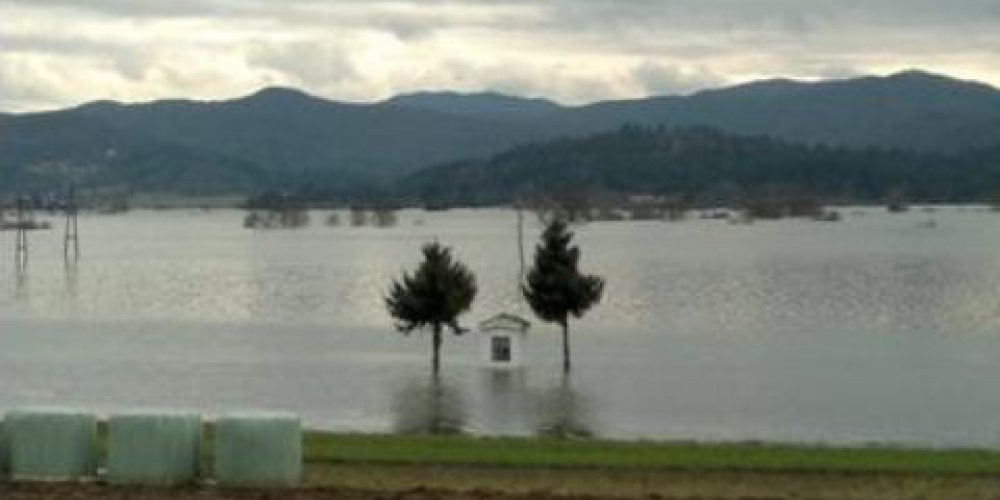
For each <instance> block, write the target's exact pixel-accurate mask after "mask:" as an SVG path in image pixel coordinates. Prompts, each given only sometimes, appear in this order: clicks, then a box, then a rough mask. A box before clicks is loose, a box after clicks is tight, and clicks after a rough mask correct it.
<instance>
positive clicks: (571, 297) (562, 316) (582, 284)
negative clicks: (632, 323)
mask: <svg viewBox="0 0 1000 500" xmlns="http://www.w3.org/2000/svg"><path fill="white" fill-rule="evenodd" d="M572 239H573V233H572V232H570V231H569V229H568V227H567V225H566V223H565V222H564V221H562V220H556V221H554V222H552V223H551V224H549V225H548V227H546V228H545V231H544V232H543V233H542V242H541V244H539V245H538V246H537V247H536V248H535V263H534V265H533V266H532V268H531V270H529V271H528V277H527V281H526V283H525V285H523V286H522V292H523V293H524V298H525V299H526V300H527V301H528V305H529V306H531V310H532V311H534V313H535V315H536V316H538V317H539V319H541V320H542V321H547V322H550V323H556V324H557V325H559V326H561V327H562V341H563V371H564V372H567V373H568V372H569V370H570V364H571V362H570V348H569V316H570V315H572V316H573V317H574V318H580V317H582V316H583V315H584V313H586V312H587V310H588V309H590V308H591V306H593V305H594V304H596V303H597V302H599V301H600V300H601V294H602V293H603V291H604V279H603V278H601V277H599V276H593V275H585V274H581V273H580V270H579V263H580V248H579V247H577V246H575V245H570V242H571V241H572Z"/></svg>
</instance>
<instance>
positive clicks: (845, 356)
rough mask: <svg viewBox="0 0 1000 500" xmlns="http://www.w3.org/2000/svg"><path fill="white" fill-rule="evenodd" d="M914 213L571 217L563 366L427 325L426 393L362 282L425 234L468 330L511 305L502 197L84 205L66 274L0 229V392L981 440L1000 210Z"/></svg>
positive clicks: (533, 342)
mask: <svg viewBox="0 0 1000 500" xmlns="http://www.w3.org/2000/svg"><path fill="white" fill-rule="evenodd" d="M852 213H853V212H852ZM928 217H930V215H928V214H923V213H908V214H902V215H888V214H885V213H884V212H882V211H877V210H874V209H872V210H870V211H868V215H865V216H859V215H852V216H848V217H847V218H846V220H845V221H844V222H841V223H838V224H822V223H813V222H804V221H780V222H763V223H757V224H754V225H750V226H738V225H729V224H726V223H725V222H720V221H703V220H689V221H685V222H682V223H662V222H640V223H593V224H589V225H586V226H582V227H579V228H578V229H577V232H578V240H579V242H580V244H581V245H582V247H583V267H584V268H585V270H587V271H591V272H595V273H598V274H601V275H604V276H605V277H606V278H607V282H608V284H607V289H606V291H605V293H606V296H605V300H604V302H603V303H602V304H600V305H598V306H597V308H596V309H594V310H593V311H592V312H591V313H589V314H588V315H587V317H586V318H585V319H584V320H582V321H578V322H575V323H573V324H572V329H573V347H574V361H575V364H574V366H575V373H574V375H573V379H572V380H571V381H563V380H561V377H559V375H558V373H559V370H558V362H559V351H558V336H557V331H556V330H555V329H554V328H551V327H550V326H548V325H542V324H535V325H534V327H533V329H532V332H531V333H530V334H529V335H530V344H529V358H530V363H529V367H528V368H527V370H526V371H525V372H524V373H522V374H520V375H517V376H513V375H510V374H507V375H500V374H496V373H493V372H488V371H482V370H480V369H479V368H478V348H479V346H478V341H479V339H478V337H477V334H476V333H475V332H473V333H470V334H468V335H467V336H466V337H463V338H454V337H449V338H447V339H446V341H445V353H444V372H445V375H446V380H445V386H444V388H443V389H442V388H436V389H435V388H434V387H432V386H430V385H428V380H427V376H426V375H427V373H426V372H427V364H428V359H429V349H430V346H429V342H428V341H427V339H426V338H424V337H421V336H420V335H414V336H411V337H403V336H401V335H399V334H398V333H396V332H395V331H394V330H393V329H392V324H391V321H390V320H389V318H388V317H387V315H386V313H385V311H384V308H383V305H382V299H381V296H382V293H383V292H384V290H385V288H386V286H387V285H388V283H389V280H391V279H392V278H394V277H396V276H398V274H399V273H400V272H401V271H402V270H404V269H408V268H412V267H413V266H414V265H415V264H416V262H417V260H418V258H419V250H418V249H419V246H420V245H421V244H422V243H424V242H427V241H430V240H432V239H434V238H437V239H438V240H440V241H441V242H442V243H444V244H447V245H451V246H453V247H454V248H455V251H456V252H457V254H458V256H459V258H461V259H462V260H464V261H465V262H467V263H468V264H469V266H470V267H471V268H472V269H473V270H474V271H475V272H476V273H477V276H478V279H479V284H480V290H481V292H480V296H479V297H478V298H477V301H476V305H475V308H474V310H473V311H472V312H471V313H470V314H468V315H467V316H466V317H465V318H464V322H465V323H466V324H467V325H473V324H474V323H475V322H477V321H479V320H482V319H484V318H486V317H488V316H490V315H492V314H494V313H497V312H500V311H513V312H518V313H521V314H523V315H525V316H528V317H530V313H529V312H528V311H527V310H526V308H525V306H524V305H523V304H522V303H521V301H520V297H519V295H518V293H517V266H518V258H517V253H516V247H515V241H516V234H515V232H514V231H515V227H516V226H515V218H514V216H513V214H512V213H510V212H507V211H503V210H482V211H465V210H461V211H450V212H434V213H426V214H425V213H416V212H405V213H403V214H402V216H401V217H400V225H399V227H396V228H392V229H375V228H349V227H332V228H331V227H324V226H322V225H319V224H314V225H313V226H311V227H309V228H306V229H304V230H295V231H250V230H245V229H243V228H242V227H241V224H240V221H241V214H240V213H239V212H236V211H215V212H194V211H192V212H133V213H130V214H128V215H125V216H107V217H102V216H84V217H82V219H81V238H82V253H83V258H82V260H81V262H80V264H79V266H78V267H77V268H74V269H70V270H67V269H65V268H64V266H63V264H62V261H61V259H62V249H61V233H60V232H59V231H49V232H45V233H33V234H32V235H31V239H32V241H31V244H32V261H31V264H30V269H29V272H28V274H27V275H26V276H25V277H24V280H23V282H22V283H18V280H16V279H14V276H15V273H14V266H13V255H12V253H13V234H12V233H6V234H3V233H0V277H3V279H2V280H0V406H12V405H15V404H34V403H47V402H60V403H74V402H75V403H78V404H82V405H88V406H92V407H96V408H101V409H110V408H117V407H122V406H132V405H140V406H194V407H197V408H200V409H203V410H206V411H220V410H223V409H227V408H232V407H246V406H264V407H280V408H288V409H293V410H296V411H300V412H302V413H303V415H305V416H306V419H307V421H308V422H309V423H311V424H313V425H318V426H323V427H329V428H336V429H352V430H392V429H396V430H412V429H413V428H414V427H420V426H421V425H431V424H429V423H428V422H431V423H433V422H434V421H435V418H434V417H435V415H438V416H442V415H443V417H442V418H441V419H439V420H443V421H444V422H445V424H446V426H450V427H459V428H462V429H464V430H467V431H472V432H480V433H518V434H525V433H536V432H549V433H560V432H563V433H580V434H587V433H597V434H601V435H608V436H616V437H655V438H682V439H780V440H806V441H834V442H859V441H906V442H914V443H920V444H963V445H996V444H998V443H1000V423H995V422H1000V421H996V420H995V415H997V414H1000V398H996V397H995V391H994V386H995V380H997V377H998V375H1000V369H998V368H996V366H997V364H996V363H995V360H996V359H997V356H998V355H1000V348H998V341H1000V337H998V332H1000V294H998V293H997V290H998V288H1000V287H998V285H1000V239H998V238H997V237H996V236H995V235H997V234H1000V216H997V215H996V214H991V213H988V212H983V211H974V210H968V211H963V212H959V211H957V210H953V209H949V210H939V211H938V212H937V213H935V214H933V217H934V218H935V219H936V220H937V226H936V227H934V228H926V227H920V222H921V221H923V220H924V219H927V218H928ZM418 218H419V219H422V220H424V221H425V223H424V224H422V225H417V224H414V221H415V220H416V219H418ZM324 219H325V217H324V216H322V215H319V214H316V215H314V217H313V220H314V221H322V220H324ZM57 227H58V225H57ZM537 232H538V228H537V227H532V228H531V229H530V234H529V235H528V237H527V241H529V242H532V241H534V239H535V237H536V236H537ZM527 253H528V257H529V259H530V255H531V253H532V252H531V249H530V248H528V249H527ZM439 390H440V391H439ZM435 391H438V392H435ZM441 391H443V392H441ZM442 402H443V403H442ZM438 403H442V404H440V405H438V406H434V405H435V404H438Z"/></svg>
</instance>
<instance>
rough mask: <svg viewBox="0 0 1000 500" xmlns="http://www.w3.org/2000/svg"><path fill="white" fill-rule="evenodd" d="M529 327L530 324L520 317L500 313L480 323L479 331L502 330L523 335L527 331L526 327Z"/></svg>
mask: <svg viewBox="0 0 1000 500" xmlns="http://www.w3.org/2000/svg"><path fill="white" fill-rule="evenodd" d="M530 326H531V323H530V322H529V321H528V320H526V319H524V318H522V317H520V316H517V315H514V314H510V313H500V314H497V315H495V316H492V317H490V318H488V319H485V320H483V321H481V322H480V323H479V330H480V331H482V332H490V331H495V330H504V331H513V332H521V333H524V332H527V331H528V327H530Z"/></svg>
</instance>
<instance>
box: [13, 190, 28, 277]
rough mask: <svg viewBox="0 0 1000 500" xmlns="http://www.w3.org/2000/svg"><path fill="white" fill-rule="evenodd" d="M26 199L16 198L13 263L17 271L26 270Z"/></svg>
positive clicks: (22, 197)
mask: <svg viewBox="0 0 1000 500" xmlns="http://www.w3.org/2000/svg"><path fill="white" fill-rule="evenodd" d="M27 205H28V200H27V198H26V197H24V196H21V197H19V198H18V199H17V222H16V224H17V238H16V242H15V244H14V263H15V264H16V265H17V270H18V271H19V272H24V271H27V270H28V225H29V224H30V222H29V216H28V207H27Z"/></svg>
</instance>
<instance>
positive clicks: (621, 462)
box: [0, 426, 1000, 500]
mask: <svg viewBox="0 0 1000 500" xmlns="http://www.w3.org/2000/svg"><path fill="white" fill-rule="evenodd" d="M103 433H104V429H103V428H102V429H101V434H102V435H103ZM102 437H103V436H102ZM205 439H206V443H205V447H204V450H206V452H207V453H210V450H211V449H212V446H211V445H212V443H211V441H212V429H211V426H209V427H208V428H207V429H206V433H205ZM102 441H103V439H102ZM304 445H305V447H304V453H305V457H304V458H305V478H304V484H303V488H301V489H299V490H296V491H295V492H287V491H280V490H278V491H263V492H261V491H244V492H233V491H232V490H222V489H216V488H211V487H209V488H205V487H201V488H197V487H195V488H186V489H167V490H164V489H142V488H139V489H136V488H114V487H107V486H101V485H89V486H81V485H67V484H61V485H51V486H49V485H44V486H38V485H30V484H8V485H3V484H2V483H0V497H4V498H5V499H8V498H9V499H13V500H41V499H49V498H79V499H83V500H91V499H96V498H109V497H110V498H129V499H133V498H134V499H141V500H156V499H161V498H162V499H165V500H166V499H170V500H176V499H188V498H197V499H200V500H215V499H221V498H254V499H260V498H293V499H302V500H313V499H326V498H330V499H340V500H343V499H345V498H349V499H357V500H374V499H386V498H407V499H411V500H425V499H426V500H430V499H443V500H481V499H490V500H523V499H529V498H530V499H536V500H538V499H546V500H548V499H552V500H555V499H565V498H571V499H572V498H576V499H583V498H586V499H590V500H594V499H602V498H615V499H623V498H650V497H651V495H658V496H659V497H660V498H664V499H681V498H684V499H692V498H701V499H717V500H736V499H740V500H746V499H748V498H768V499H775V500H782V499H789V500H790V499H803V498H810V499H818V500H833V499H845V498H847V499H856V500H869V499H871V500H875V499H879V500H917V499H921V500H935V499H941V500H945V499H962V500H977V499H982V500H987V499H993V500H996V499H997V498H1000V497H998V496H997V495H998V492H1000V451H985V450H961V449H956V450H920V449H902V448H889V447H855V448H837V447H823V446H788V445H770V444H751V443H731V444H698V443H684V442H621V441H605V440H590V439H586V440H560V439H550V438H524V439H520V438H476V437H469V436H419V435H367V434H339V433H322V432H309V433H307V434H306V437H305V441H304ZM205 458H206V460H205V462H204V465H205V466H206V467H210V466H211V457H208V456H206V457H205ZM204 472H205V473H206V475H207V476H209V477H210V476H211V471H209V470H205V471H204ZM5 489H6V491H5Z"/></svg>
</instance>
